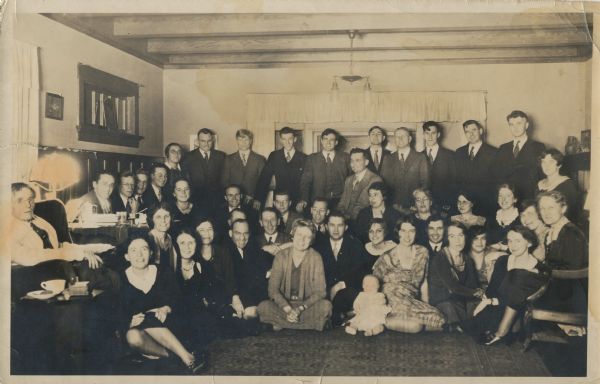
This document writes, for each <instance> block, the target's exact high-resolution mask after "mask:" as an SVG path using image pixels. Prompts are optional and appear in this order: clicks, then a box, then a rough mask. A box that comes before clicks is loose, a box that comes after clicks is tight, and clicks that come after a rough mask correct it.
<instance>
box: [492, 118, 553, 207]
mask: <svg viewBox="0 0 600 384" xmlns="http://www.w3.org/2000/svg"><path fill="white" fill-rule="evenodd" d="M506 120H507V121H508V128H509V129H510V133H511V134H512V137H513V139H512V140H511V141H509V142H508V143H504V144H502V145H501V146H500V148H499V149H498V152H497V155H496V160H495V175H496V185H498V184H501V183H510V184H513V185H514V186H515V188H516V191H517V195H518V198H519V200H521V201H522V200H525V199H533V198H535V191H536V187H537V183H538V181H539V180H540V179H541V178H542V172H541V170H540V167H539V166H538V158H539V156H540V155H541V154H542V152H543V151H544V149H545V147H544V144H542V143H540V142H537V141H534V140H533V139H530V138H528V137H527V129H529V118H528V117H527V115H526V114H525V113H524V112H522V111H512V112H511V113H510V114H509V115H508V116H507V117H506Z"/></svg>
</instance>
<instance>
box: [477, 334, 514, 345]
mask: <svg viewBox="0 0 600 384" xmlns="http://www.w3.org/2000/svg"><path fill="white" fill-rule="evenodd" d="M509 342H510V337H508V335H504V336H496V334H495V333H492V334H491V335H489V337H488V338H487V340H486V341H485V342H484V343H483V345H485V346H486V347H490V346H492V345H499V344H508V343H509Z"/></svg>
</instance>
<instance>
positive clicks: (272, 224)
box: [256, 207, 292, 248]
mask: <svg viewBox="0 0 600 384" xmlns="http://www.w3.org/2000/svg"><path fill="white" fill-rule="evenodd" d="M279 221H280V219H279V212H277V210H275V209H274V208H270V207H267V208H265V209H263V210H262V212H261V213H260V220H259V223H260V227H261V228H262V233H261V234H260V235H258V236H256V244H258V246H259V247H260V248H262V247H264V246H265V245H270V244H285V243H289V242H290V241H291V240H292V237H291V236H290V235H288V234H287V233H285V232H280V231H278V230H277V229H278V227H279Z"/></svg>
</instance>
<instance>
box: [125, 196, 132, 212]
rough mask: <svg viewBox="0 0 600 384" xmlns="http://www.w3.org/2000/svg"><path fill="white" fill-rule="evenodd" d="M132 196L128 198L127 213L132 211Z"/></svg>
mask: <svg viewBox="0 0 600 384" xmlns="http://www.w3.org/2000/svg"><path fill="white" fill-rule="evenodd" d="M131 203H132V201H131V198H129V199H127V205H126V206H125V211H126V212H127V214H130V213H131Z"/></svg>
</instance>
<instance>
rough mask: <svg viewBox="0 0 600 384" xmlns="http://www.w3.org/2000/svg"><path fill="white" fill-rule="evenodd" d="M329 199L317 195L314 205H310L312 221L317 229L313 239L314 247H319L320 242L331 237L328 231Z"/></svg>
mask: <svg viewBox="0 0 600 384" xmlns="http://www.w3.org/2000/svg"><path fill="white" fill-rule="evenodd" d="M328 204H329V203H328V201H327V199H324V198H322V197H317V198H316V199H314V200H313V203H312V206H311V207H310V221H311V222H312V223H313V225H314V226H315V228H316V229H317V233H316V235H315V240H314V241H313V245H312V247H313V248H315V249H318V248H319V246H320V244H322V243H323V242H325V241H326V240H327V239H328V238H329V233H327V223H326V221H327V216H329V206H328Z"/></svg>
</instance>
